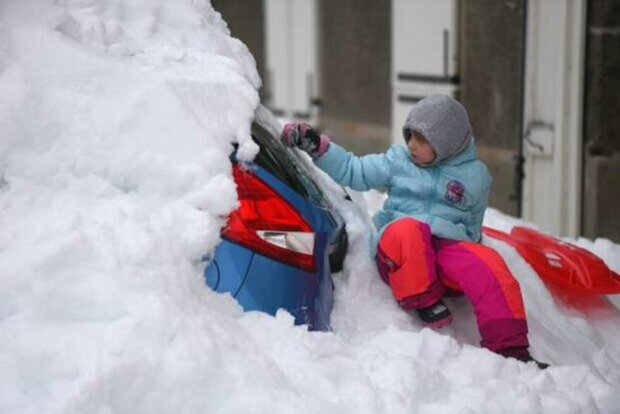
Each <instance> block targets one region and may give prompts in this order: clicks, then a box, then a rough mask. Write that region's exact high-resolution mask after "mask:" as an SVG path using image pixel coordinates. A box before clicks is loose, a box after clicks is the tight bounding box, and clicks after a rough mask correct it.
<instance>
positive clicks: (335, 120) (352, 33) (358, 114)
mask: <svg viewBox="0 0 620 414" xmlns="http://www.w3.org/2000/svg"><path fill="white" fill-rule="evenodd" d="M390 7H391V1H390V0H339V1H333V0H319V10H318V12H319V19H318V20H319V22H320V25H321V27H320V29H319V33H320V34H319V48H318V50H319V60H320V67H319V73H320V77H321V79H320V84H321V99H322V107H321V118H320V122H321V126H322V127H323V129H324V131H325V132H327V133H328V134H330V135H331V136H332V137H333V138H334V140H335V141H336V142H339V143H342V144H344V145H345V146H346V147H347V148H348V149H350V150H352V151H354V152H356V153H360V154H363V153H369V152H376V151H383V150H385V149H386V148H387V147H388V146H389V141H390V123H391V82H390V56H391V54H390V47H391V29H390V20H391V9H390Z"/></svg>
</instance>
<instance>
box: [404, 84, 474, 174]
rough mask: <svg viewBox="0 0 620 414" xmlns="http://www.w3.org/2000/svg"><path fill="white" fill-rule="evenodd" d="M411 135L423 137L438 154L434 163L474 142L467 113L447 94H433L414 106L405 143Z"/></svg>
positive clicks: (407, 121) (405, 128)
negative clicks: (414, 133)
mask: <svg viewBox="0 0 620 414" xmlns="http://www.w3.org/2000/svg"><path fill="white" fill-rule="evenodd" d="M412 132H417V133H419V134H421V135H423V136H424V138H426V139H427V140H428V142H429V143H430V144H431V145H432V147H433V149H434V150H435V152H436V153H437V158H436V159H435V161H433V162H432V163H431V164H438V163H440V162H442V161H445V160H447V159H449V158H451V157H453V156H454V155H456V154H458V153H459V152H461V151H463V150H464V149H465V148H466V147H467V146H468V145H469V143H470V142H471V139H472V138H471V124H470V123H469V117H468V116H467V111H466V110H465V108H463V105H461V104H460V103H459V102H458V101H457V100H456V99H454V98H452V97H451V96H448V95H430V96H427V97H426V98H424V99H422V100H420V101H419V102H417V103H416V104H415V105H413V108H411V111H409V115H408V116H407V120H406V121H405V125H404V126H403V136H404V137H405V142H408V141H409V138H410V137H411V133H412Z"/></svg>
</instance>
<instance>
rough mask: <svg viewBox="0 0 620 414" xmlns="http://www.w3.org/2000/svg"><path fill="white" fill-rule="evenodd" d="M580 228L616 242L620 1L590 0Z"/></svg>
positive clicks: (619, 238)
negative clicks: (581, 220)
mask: <svg viewBox="0 0 620 414" xmlns="http://www.w3.org/2000/svg"><path fill="white" fill-rule="evenodd" d="M586 44H587V58H586V79H585V116H584V141H585V142H584V167H585V168H584V170H585V173H584V191H583V194H584V202H583V206H584V208H583V233H584V235H585V236H587V237H590V238H593V237H606V238H609V239H612V240H614V241H615V242H620V219H619V215H620V197H619V196H618V190H619V189H620V116H619V114H620V0H589V1H588V23H587V34H586Z"/></svg>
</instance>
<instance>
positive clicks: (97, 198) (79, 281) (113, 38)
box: [0, 0, 620, 414]
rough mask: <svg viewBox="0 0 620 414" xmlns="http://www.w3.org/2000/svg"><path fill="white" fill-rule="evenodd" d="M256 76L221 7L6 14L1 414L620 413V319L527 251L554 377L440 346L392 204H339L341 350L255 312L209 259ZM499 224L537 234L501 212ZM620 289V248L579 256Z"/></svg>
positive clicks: (198, 3) (534, 313)
mask: <svg viewBox="0 0 620 414" xmlns="http://www.w3.org/2000/svg"><path fill="white" fill-rule="evenodd" d="M259 86H260V81H259V79H258V76H257V73H256V69H255V64H254V60H253V58H252V57H251V55H250V54H249V52H248V51H247V49H246V48H245V46H244V45H242V44H241V43H240V42H239V41H237V40H235V39H233V38H231V37H230V36H229V33H228V30H227V28H226V25H225V23H224V22H223V21H222V19H221V17H220V16H219V14H218V13H216V12H214V11H213V9H212V8H211V6H210V4H209V3H208V2H207V1H205V0H175V1H174V2H172V1H166V0H132V1H122V0H1V1H0V177H1V179H0V286H1V288H0V412H2V413H41V412H45V413H82V412H88V413H153V412H156V413H198V412H209V413H216V412H222V413H290V412H304V413H321V414H325V413H338V414H342V413H346V412H352V413H353V412H355V413H380V412H386V413H387V412H389V413H405V412H406V413H416V412H419V413H500V412H510V413H533V412H549V413H554V414H555V413H584V412H585V413H595V412H604V413H615V412H618V408H617V407H619V406H620V396H619V395H618V393H617V389H619V386H620V324H619V323H618V322H620V319H619V316H618V311H617V310H616V309H615V308H607V309H602V310H598V311H597V312H594V313H593V314H591V315H588V316H587V317H585V316H584V315H582V314H580V313H578V312H575V311H573V310H570V309H566V308H563V307H562V306H561V305H559V304H557V303H556V302H554V300H553V299H552V297H551V296H550V295H549V294H548V293H547V292H546V290H545V288H544V286H543V285H542V284H541V282H540V281H539V279H538V278H537V276H536V275H535V274H534V273H533V272H532V270H531V269H530V268H529V267H528V266H527V264H526V263H525V262H524V261H523V260H522V259H521V258H520V257H519V256H518V255H517V254H516V253H515V252H514V251H513V250H512V249H511V248H510V247H508V246H505V245H503V244H502V243H500V242H496V241H493V240H487V239H485V240H484V242H485V243H489V244H491V245H493V246H494V247H496V248H497V249H498V250H499V251H500V253H501V254H502V255H503V256H504V257H505V258H506V260H507V262H508V263H509V266H510V268H511V269H512V270H513V271H514V273H515V275H516V276H517V277H518V278H519V280H520V282H521V285H522V287H523V292H524V297H525V301H526V307H527V312H528V316H529V321H530V328H531V336H530V338H531V342H532V350H533V353H534V354H535V355H536V356H537V357H538V358H540V359H542V360H545V361H548V362H550V363H552V365H553V367H552V368H550V369H548V370H546V371H539V370H538V369H537V368H535V367H534V366H531V365H525V364H521V363H518V362H516V361H512V360H505V359H503V358H501V357H499V356H497V355H494V354H492V353H490V352H488V351H486V350H483V349H480V348H479V347H478V346H477V343H478V340H479V338H478V336H477V332H476V329H475V323H474V320H473V316H472V312H471V307H470V306H469V305H468V304H467V303H466V301H465V300H463V299H452V300H450V301H449V304H450V306H451V307H452V308H453V310H454V311H455V314H456V321H455V323H454V324H453V325H452V326H451V327H449V328H447V329H444V330H442V331H440V332H435V331H432V330H429V329H422V328H421V326H420V324H419V323H418V322H417V321H416V320H415V319H414V318H413V317H412V316H410V315H408V314H406V313H404V312H402V311H401V310H400V309H398V307H397V306H396V305H395V303H394V301H393V299H392V298H391V294H390V292H389V289H388V288H387V287H386V286H385V285H384V284H383V283H382V282H381V281H380V279H379V278H378V276H377V274H376V271H375V267H374V264H373V262H372V260H371V259H370V258H369V257H368V240H369V239H368V238H369V237H370V231H371V227H370V221H369V216H368V212H369V211H371V212H372V210H374V209H376V208H377V205H378V203H379V202H380V201H381V199H382V197H383V196H382V195H381V194H379V193H374V192H373V193H366V194H359V193H353V192H352V196H353V198H354V200H355V203H351V202H348V201H345V200H344V199H343V198H342V194H341V192H340V189H339V188H338V186H335V185H334V184H333V182H330V181H329V180H328V179H327V178H326V177H325V175H324V174H322V173H321V172H320V171H317V172H316V174H317V177H318V178H319V179H320V180H322V181H324V182H325V185H326V186H328V187H330V188H331V189H332V190H333V194H332V198H333V200H334V202H335V203H336V204H337V206H338V208H339V209H340V210H341V212H342V214H343V215H344V216H345V217H346V219H347V223H348V224H347V225H348V230H349V233H350V234H349V235H350V241H351V249H350V253H349V255H348V256H347V259H346V261H345V269H344V271H343V272H342V273H341V274H338V275H335V282H336V285H337V289H336V294H337V305H336V308H335V309H334V313H333V315H332V320H333V326H334V332H331V333H319V332H307V331H306V330H305V328H304V327H303V326H301V327H300V326H294V325H293V318H292V317H291V316H290V315H289V314H287V313H286V312H280V313H278V315H277V316H276V317H271V316H268V315H265V314H262V313H258V312H249V313H243V312H242V311H241V309H240V307H239V306H238V305H237V304H236V302H235V301H234V300H233V299H232V298H230V296H228V295H218V294H215V293H213V292H211V291H210V290H208V288H206V286H205V285H204V281H203V278H202V270H203V266H204V264H202V263H201V261H200V259H201V257H202V255H203V254H204V253H206V252H208V251H210V250H211V249H213V248H214V246H215V245H216V244H217V242H218V240H219V238H218V233H219V232H218V229H219V227H220V226H221V225H222V223H223V217H225V215H226V214H227V213H228V212H229V211H230V210H231V209H233V208H234V207H235V204H236V196H235V191H234V185H233V183H232V181H231V170H230V165H229V162H228V158H227V157H228V153H229V151H230V148H231V146H230V143H231V142H239V143H240V144H241V147H240V148H241V156H242V157H244V158H246V159H249V158H251V157H252V156H253V155H254V153H255V151H256V147H255V145H254V144H253V143H252V142H251V140H250V137H249V128H250V120H251V118H252V114H253V111H254V109H255V108H256V106H257V105H258V94H257V92H256V90H257V88H258V87H259ZM485 220H486V221H485V223H486V224H488V225H491V226H494V227H499V228H508V227H510V226H511V225H513V224H514V223H515V222H516V221H515V220H514V219H512V218H509V217H506V216H503V215H502V214H501V213H499V212H497V211H494V210H489V212H488V214H487V216H486V219H485ZM577 242H578V243H579V244H581V245H582V246H584V247H587V248H589V249H591V250H593V251H595V252H597V253H598V254H600V255H601V256H602V257H603V258H604V259H605V260H606V261H607V262H608V263H609V264H610V265H611V266H612V267H614V268H615V270H616V271H620V248H619V246H617V245H613V244H611V243H609V242H607V241H600V240H598V241H595V242H590V241H587V240H578V241H577Z"/></svg>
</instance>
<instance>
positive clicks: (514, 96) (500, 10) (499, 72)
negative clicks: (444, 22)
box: [461, 0, 525, 215]
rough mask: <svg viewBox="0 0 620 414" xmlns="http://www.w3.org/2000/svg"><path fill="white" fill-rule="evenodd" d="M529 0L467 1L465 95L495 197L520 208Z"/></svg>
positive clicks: (507, 208) (509, 208)
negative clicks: (518, 166) (527, 10)
mask: <svg viewBox="0 0 620 414" xmlns="http://www.w3.org/2000/svg"><path fill="white" fill-rule="evenodd" d="M524 6H525V0H514V1H497V0H463V1H461V56H462V60H461V78H462V94H461V101H462V102H463V104H464V105H465V107H466V108H467V110H468V112H469V116H470V119H471V123H472V126H473V130H474V135H475V137H476V144H477V147H478V154H479V156H480V158H481V159H482V160H483V161H484V162H485V163H486V164H487V166H488V167H489V170H490V172H491V175H492V176H493V188H492V192H491V197H490V200H489V203H490V205H491V206H493V207H496V208H498V209H500V210H502V211H504V212H506V213H509V214H512V215H517V214H518V211H519V195H518V187H517V181H518V174H517V169H516V167H517V161H518V155H519V142H520V139H521V138H520V136H521V125H522V116H521V109H522V106H523V101H522V94H521V90H522V85H523V73H522V67H523V49H524V37H523V36H524V19H525V9H524Z"/></svg>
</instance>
